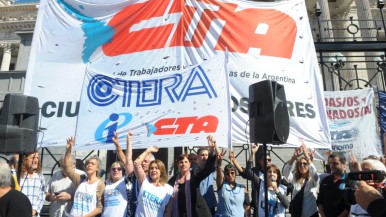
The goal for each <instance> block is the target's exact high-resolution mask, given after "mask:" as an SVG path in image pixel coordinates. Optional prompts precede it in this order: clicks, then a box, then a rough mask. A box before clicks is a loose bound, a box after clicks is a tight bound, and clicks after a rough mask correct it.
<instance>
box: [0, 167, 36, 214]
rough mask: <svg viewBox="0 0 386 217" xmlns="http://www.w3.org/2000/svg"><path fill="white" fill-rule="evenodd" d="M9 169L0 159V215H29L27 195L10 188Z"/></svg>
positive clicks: (29, 207)
mask: <svg viewBox="0 0 386 217" xmlns="http://www.w3.org/2000/svg"><path fill="white" fill-rule="evenodd" d="M11 179H12V175H11V169H10V168H9V166H8V164H6V163H5V162H2V161H0V217H31V213H32V206H31V202H30V201H29V199H28V197H27V196H25V195H24V194H23V193H21V192H19V191H16V190H14V189H12V188H11Z"/></svg>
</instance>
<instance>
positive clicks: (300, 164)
mask: <svg viewBox="0 0 386 217" xmlns="http://www.w3.org/2000/svg"><path fill="white" fill-rule="evenodd" d="M299 166H305V167H306V166H308V163H299Z"/></svg>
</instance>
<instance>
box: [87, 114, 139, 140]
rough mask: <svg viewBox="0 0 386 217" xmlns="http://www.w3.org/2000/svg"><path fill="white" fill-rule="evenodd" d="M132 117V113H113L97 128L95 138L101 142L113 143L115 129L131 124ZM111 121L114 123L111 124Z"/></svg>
mask: <svg viewBox="0 0 386 217" xmlns="http://www.w3.org/2000/svg"><path fill="white" fill-rule="evenodd" d="M121 117H123V118H122V119H123V120H122V119H121ZM132 118H133V115H131V114H130V113H119V114H115V113H113V114H111V115H110V117H109V118H108V119H107V120H105V121H103V122H102V123H101V124H100V125H99V127H98V128H97V129H96V130H95V133H94V139H95V140H96V141H99V142H106V143H112V137H113V136H114V131H117V130H118V129H120V128H121V127H124V126H126V125H127V124H129V122H130V121H131V119H132ZM111 122H113V123H112V124H111ZM106 130H107V133H106Z"/></svg>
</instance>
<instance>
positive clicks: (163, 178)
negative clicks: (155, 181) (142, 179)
mask: <svg viewBox="0 0 386 217" xmlns="http://www.w3.org/2000/svg"><path fill="white" fill-rule="evenodd" d="M152 164H156V165H157V166H158V169H159V170H160V172H161V174H160V178H159V183H160V184H161V185H163V184H165V183H167V181H168V173H167V172H166V168H165V164H164V163H163V162H162V161H160V160H158V159H155V160H153V161H151V162H150V164H149V170H148V171H147V175H148V176H149V177H150V167H151V165H152Z"/></svg>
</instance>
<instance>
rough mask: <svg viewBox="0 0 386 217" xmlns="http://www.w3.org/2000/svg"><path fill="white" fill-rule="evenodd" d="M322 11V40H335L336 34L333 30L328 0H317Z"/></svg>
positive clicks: (320, 20)
mask: <svg viewBox="0 0 386 217" xmlns="http://www.w3.org/2000/svg"><path fill="white" fill-rule="evenodd" d="M317 2H318V4H319V7H320V9H321V11H322V14H320V17H319V22H320V38H321V41H324V42H326V41H333V39H332V38H333V37H334V34H333V32H332V30H331V29H332V24H331V15H330V8H329V7H328V0H317Z"/></svg>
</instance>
